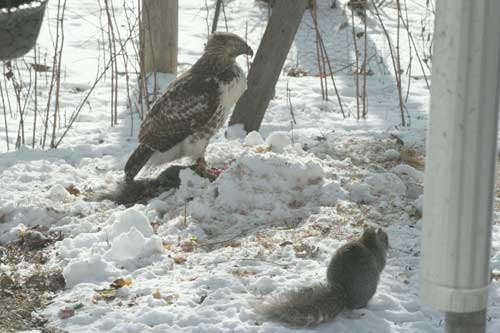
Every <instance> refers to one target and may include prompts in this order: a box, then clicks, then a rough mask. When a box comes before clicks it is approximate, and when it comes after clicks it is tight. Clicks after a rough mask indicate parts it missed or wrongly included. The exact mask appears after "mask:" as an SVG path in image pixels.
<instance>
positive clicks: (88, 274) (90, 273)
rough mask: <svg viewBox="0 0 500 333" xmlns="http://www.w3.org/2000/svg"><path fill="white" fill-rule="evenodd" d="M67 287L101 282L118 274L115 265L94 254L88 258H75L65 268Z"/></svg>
mask: <svg viewBox="0 0 500 333" xmlns="http://www.w3.org/2000/svg"><path fill="white" fill-rule="evenodd" d="M63 276H64V280H65V281H66V287H67V288H72V287H73V286H75V285H77V284H79V283H84V282H86V283H99V282H103V281H107V280H109V279H111V278H115V277H117V276H118V272H117V271H116V270H114V269H113V266H112V265H111V264H110V263H108V262H106V261H105V260H103V259H102V257H101V256H93V257H90V258H88V259H81V258H78V259H75V260H73V261H71V262H70V263H69V264H68V265H67V266H66V267H65V268H64V270H63Z"/></svg>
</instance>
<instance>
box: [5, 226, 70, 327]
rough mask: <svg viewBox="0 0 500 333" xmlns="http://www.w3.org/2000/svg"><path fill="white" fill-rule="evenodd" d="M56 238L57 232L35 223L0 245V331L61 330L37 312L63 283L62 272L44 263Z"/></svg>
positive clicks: (60, 288) (61, 287)
mask: <svg viewBox="0 0 500 333" xmlns="http://www.w3.org/2000/svg"><path fill="white" fill-rule="evenodd" d="M58 239H60V237H59V236H58V235H54V234H50V233H49V232H48V231H47V230H44V228H42V227H35V228H31V229H29V230H27V231H25V232H23V233H22V234H20V235H19V239H18V240H16V241H14V242H11V243H9V244H7V245H5V246H0V264H1V265H2V269H1V270H0V332H2V333H10V332H19V331H24V330H39V331H41V332H42V333H62V332H63V331H61V330H59V329H56V328H53V327H50V326H49V325H48V323H47V319H45V318H44V317H43V316H41V315H39V314H38V312H40V311H41V310H42V309H43V308H45V307H46V306H47V305H48V304H49V303H50V301H51V300H52V299H53V298H54V297H55V295H56V294H57V292H59V291H60V290H62V289H64V286H65V281H64V278H63V276H62V272H61V271H60V270H50V269H48V268H46V267H45V265H44V264H45V263H46V262H47V258H48V255H49V252H50V250H51V248H52V246H53V244H54V242H55V241H57V240H58Z"/></svg>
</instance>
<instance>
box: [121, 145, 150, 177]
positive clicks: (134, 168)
mask: <svg viewBox="0 0 500 333" xmlns="http://www.w3.org/2000/svg"><path fill="white" fill-rule="evenodd" d="M153 153H154V150H152V149H151V148H149V147H148V146H146V145H143V144H140V145H139V147H137V148H136V149H135V150H134V152H133V153H132V155H130V157H129V158H128V161H127V164H125V179H126V180H127V181H132V180H134V177H135V176H136V175H137V174H138V173H139V171H141V169H142V167H143V166H144V165H145V164H146V163H147V162H148V160H149V158H150V157H151V156H152V155H153Z"/></svg>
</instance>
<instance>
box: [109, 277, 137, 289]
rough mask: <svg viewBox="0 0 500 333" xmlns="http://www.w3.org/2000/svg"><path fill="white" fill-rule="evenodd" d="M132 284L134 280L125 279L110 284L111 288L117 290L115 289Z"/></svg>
mask: <svg viewBox="0 0 500 333" xmlns="http://www.w3.org/2000/svg"><path fill="white" fill-rule="evenodd" d="M131 284H132V280H124V279H121V278H120V279H116V280H114V281H113V283H111V284H110V287H112V288H115V289H120V288H121V287H124V286H130V285H131Z"/></svg>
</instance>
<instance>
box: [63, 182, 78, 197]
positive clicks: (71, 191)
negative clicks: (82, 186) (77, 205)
mask: <svg viewBox="0 0 500 333" xmlns="http://www.w3.org/2000/svg"><path fill="white" fill-rule="evenodd" d="M66 191H68V192H69V194H71V195H74V196H75V197H77V196H79V195H80V194H81V192H80V190H79V189H77V188H76V186H75V185H73V184H71V185H69V186H68V187H66Z"/></svg>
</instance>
